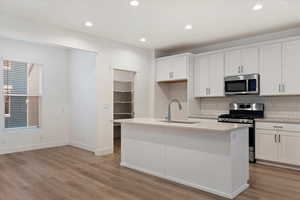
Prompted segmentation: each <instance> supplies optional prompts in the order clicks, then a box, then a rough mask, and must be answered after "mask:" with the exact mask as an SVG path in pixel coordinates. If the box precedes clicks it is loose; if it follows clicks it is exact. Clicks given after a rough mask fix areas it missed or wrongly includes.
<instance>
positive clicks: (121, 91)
mask: <svg viewBox="0 0 300 200" xmlns="http://www.w3.org/2000/svg"><path fill="white" fill-rule="evenodd" d="M114 92H125V93H126V92H128V93H129V92H131V93H133V91H132V90H128V91H121V90H114Z"/></svg>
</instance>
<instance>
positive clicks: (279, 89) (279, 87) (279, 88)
mask: <svg viewBox="0 0 300 200" xmlns="http://www.w3.org/2000/svg"><path fill="white" fill-rule="evenodd" d="M278 92H279V93H280V92H281V84H279V85H278Z"/></svg>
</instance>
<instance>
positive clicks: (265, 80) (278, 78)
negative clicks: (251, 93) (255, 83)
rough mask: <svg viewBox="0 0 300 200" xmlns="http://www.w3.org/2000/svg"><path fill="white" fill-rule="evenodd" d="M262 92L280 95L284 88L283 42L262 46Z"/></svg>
mask: <svg viewBox="0 0 300 200" xmlns="http://www.w3.org/2000/svg"><path fill="white" fill-rule="evenodd" d="M259 71H260V94H261V95H265V96H269V95H280V94H283V90H282V44H271V45H265V46H262V47H260V69H259Z"/></svg>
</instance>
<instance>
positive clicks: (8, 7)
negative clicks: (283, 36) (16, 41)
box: [0, 0, 300, 50]
mask: <svg viewBox="0 0 300 200" xmlns="http://www.w3.org/2000/svg"><path fill="white" fill-rule="evenodd" d="M257 1H259V2H261V3H263V5H264V8H263V9H262V10H259V11H253V10H252V7H253V6H254V4H255V3H256V2H257ZM139 2H140V5H139V6H138V7H133V6H130V5H129V0H0V12H4V13H8V14H11V15H16V16H19V17H25V18H27V19H29V20H33V21H38V22H42V23H45V24H54V25H58V26H61V27H65V28H68V29H72V30H77V31H81V32H86V33H90V34H93V35H97V36H102V37H105V38H109V39H112V40H116V41H121V42H125V43H128V44H132V45H135V46H139V47H145V48H155V49H161V50H168V49H172V48H177V49H178V48H180V47H188V46H195V44H197V45H204V44H211V43H214V42H221V41H226V40H229V39H230V40H231V39H237V38H241V37H245V36H251V35H256V34H259V33H267V32H272V31H278V30H285V29H288V28H294V27H298V26H300V12H299V10H300V0H139ZM86 21H91V22H93V24H94V26H93V27H90V28H89V27H86V26H84V23H85V22H86ZM187 24H191V25H192V26H193V29H192V30H185V29H184V27H185V25H187ZM142 37H145V38H146V39H147V42H145V43H142V42H140V41H139V40H140V38H142Z"/></svg>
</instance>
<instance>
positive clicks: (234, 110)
mask: <svg viewBox="0 0 300 200" xmlns="http://www.w3.org/2000/svg"><path fill="white" fill-rule="evenodd" d="M229 107H230V110H229V114H222V115H220V116H219V117H218V121H219V122H224V123H240V124H251V125H252V126H251V127H250V128H249V162H250V163H255V162H256V159H255V119H256V118H263V117H264V104H262V103H249V104H244V103H231V104H230V106H229Z"/></svg>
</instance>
